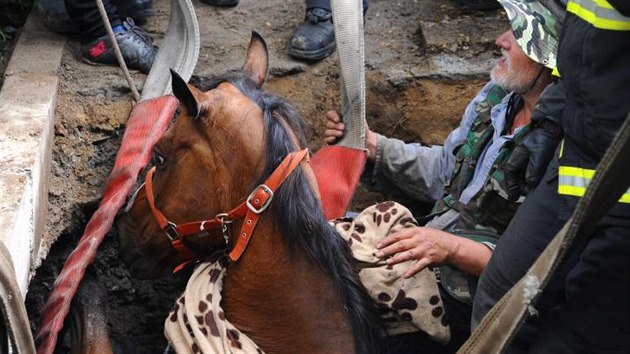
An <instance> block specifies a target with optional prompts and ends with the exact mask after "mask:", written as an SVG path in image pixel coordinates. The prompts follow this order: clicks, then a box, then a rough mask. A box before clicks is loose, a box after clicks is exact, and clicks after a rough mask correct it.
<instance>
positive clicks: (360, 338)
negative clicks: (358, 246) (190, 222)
mask: <svg viewBox="0 0 630 354" xmlns="http://www.w3.org/2000/svg"><path fill="white" fill-rule="evenodd" d="M222 82H229V83H231V84H233V85H234V86H235V87H237V88H238V89H239V90H240V91H241V92H242V93H243V94H244V95H245V96H247V97H248V98H250V99H251V100H252V101H254V102H256V103H257V104H258V105H259V106H260V108H261V109H262V111H263V120H264V125H265V134H266V136H265V137H266V142H267V146H266V149H267V162H266V165H265V168H264V173H263V175H262V176H261V178H260V179H259V180H258V181H256V183H255V184H254V185H252V186H251V187H252V188H253V187H254V186H256V185H258V184H260V183H263V182H264V181H265V179H266V178H267V177H268V176H269V175H270V174H271V173H272V172H273V171H274V170H275V169H276V167H277V166H278V165H279V164H280V163H281V161H282V160H283V159H284V157H285V156H286V155H287V154H288V153H290V152H293V151H296V150H298V149H300V148H303V147H306V146H308V144H307V142H306V131H307V128H306V126H305V124H304V122H303V120H302V118H301V117H300V115H299V113H298V112H297V111H296V110H295V109H294V108H293V106H292V105H291V104H289V103H288V102H287V101H285V100H283V99H282V98H279V97H278V96H275V95H274V94H272V93H269V92H267V91H265V90H263V89H261V88H260V87H259V85H258V84H256V83H255V82H254V81H253V80H252V79H250V78H249V77H248V76H246V75H245V74H243V73H241V72H230V73H228V74H226V75H223V76H221V77H217V78H214V79H212V81H210V82H208V83H207V84H206V85H203V86H205V87H200V89H202V90H203V91H206V90H209V89H212V88H214V87H216V86H218V85H219V84H220V83H222ZM200 86H201V85H200ZM281 119H283V120H284V121H285V123H286V124H287V125H288V126H289V127H290V128H291V129H292V130H293V132H294V133H295V135H296V136H297V139H298V142H299V144H300V146H294V144H293V141H292V139H291V136H290V135H289V132H287V131H286V129H285V126H284V125H283V123H282V121H281ZM270 208H271V211H272V212H273V215H274V223H275V225H276V226H277V227H278V228H279V230H281V232H282V236H283V238H284V241H285V242H286V243H287V245H289V249H290V250H291V251H292V252H293V254H296V252H295V251H296V250H298V249H302V250H303V251H304V252H305V253H306V255H307V257H309V259H310V260H311V261H312V262H313V263H314V264H317V265H319V266H321V267H322V268H323V269H324V270H325V271H327V272H328V273H329V274H330V275H331V276H332V279H333V284H334V286H335V288H336V289H337V290H338V291H339V294H340V296H341V299H342V300H343V303H344V304H345V307H346V308H347V310H348V314H349V316H350V324H351V327H352V332H353V335H354V341H355V348H356V351H357V353H378V352H380V349H381V347H380V338H381V324H380V320H379V318H378V315H377V312H376V311H377V310H376V307H375V305H374V303H373V301H372V299H371V298H370V297H369V295H368V294H367V291H366V290H365V288H364V287H363V284H362V283H361V282H360V281H359V277H358V275H357V272H356V271H355V269H354V268H353V264H352V259H353V258H352V254H351V251H350V247H349V245H348V244H347V243H346V241H345V240H344V239H343V238H342V237H341V236H340V235H339V234H338V233H337V231H336V230H335V229H334V228H333V227H332V226H330V225H329V224H328V222H327V220H326V218H325V217H324V214H323V211H322V209H321V206H320V203H319V201H318V199H317V198H316V196H315V193H314V192H313V190H312V189H311V187H310V185H309V183H308V181H307V179H306V176H305V175H304V173H303V172H302V169H300V168H298V169H296V170H294V172H293V173H292V174H291V175H290V176H289V177H288V178H287V180H286V181H285V182H284V183H283V184H282V185H281V186H280V188H279V189H278V190H277V191H276V193H275V195H274V202H273V203H272V204H271V206H270ZM295 235H301V237H295Z"/></svg>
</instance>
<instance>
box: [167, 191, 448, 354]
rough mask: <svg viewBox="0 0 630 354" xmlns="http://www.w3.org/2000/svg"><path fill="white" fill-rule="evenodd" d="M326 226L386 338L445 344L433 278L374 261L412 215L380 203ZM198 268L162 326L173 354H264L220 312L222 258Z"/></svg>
mask: <svg viewBox="0 0 630 354" xmlns="http://www.w3.org/2000/svg"><path fill="white" fill-rule="evenodd" d="M331 225H333V226H334V227H335V229H336V230H337V231H338V232H339V234H341V236H342V237H343V238H344V239H345V240H347V241H348V244H349V245H350V247H351V249H352V252H353V254H354V257H355V258H356V259H357V260H358V261H359V263H360V264H362V265H361V269H360V271H359V276H360V278H361V281H362V282H363V283H364V285H365V287H366V288H367V290H368V292H369V293H370V295H371V296H372V298H373V299H374V300H375V301H377V303H378V304H379V307H380V308H381V309H382V310H383V311H382V313H383V319H384V322H385V324H386V330H387V333H388V334H390V335H393V334H400V333H407V332H415V331H419V330H421V331H424V332H426V333H427V334H428V335H429V336H431V338H433V339H434V340H436V341H438V342H442V343H446V342H448V341H449V339H450V331H449V327H448V323H447V321H446V315H445V313H444V307H443V305H442V300H441V298H440V295H439V292H438V289H437V283H436V279H435V275H434V274H433V272H431V271H429V270H427V269H425V270H423V271H421V272H418V273H417V274H416V275H414V276H413V277H411V278H409V279H404V278H403V277H402V274H403V273H404V272H405V270H406V269H407V268H408V267H409V262H406V263H401V264H397V265H394V266H388V265H387V264H386V263H385V262H384V261H383V260H381V259H378V258H376V257H375V256H374V254H375V253H376V243H377V242H378V240H380V239H382V238H383V237H386V236H387V235H388V234H389V233H390V232H391V229H392V227H394V226H396V225H401V226H403V227H412V226H416V221H415V219H414V218H413V216H412V215H411V212H410V211H409V210H408V209H407V208H405V207H403V206H402V205H400V204H397V203H394V202H385V203H381V204H377V205H374V206H372V207H369V208H367V209H365V210H364V211H363V212H361V213H360V214H359V215H358V216H357V217H356V218H355V219H349V218H342V219H337V220H334V221H331ZM212 258H213V259H211V260H209V261H207V262H204V263H201V264H199V265H198V266H197V267H196V268H195V270H194V272H193V274H192V276H191V277H190V279H189V280H188V284H187V285H186V290H184V293H183V294H182V295H181V296H180V297H179V299H178V300H177V302H176V303H175V306H174V307H173V309H172V310H171V312H170V313H169V317H168V318H167V319H166V321H165V324H164V334H165V335H166V338H167V339H168V341H169V343H170V345H171V347H172V348H173V349H174V350H175V352H176V353H179V354H182V353H233V354H241V353H243V354H244V353H263V351H262V350H261V349H260V348H258V346H256V344H255V343H254V342H253V341H252V340H251V339H249V338H248V337H247V336H245V335H244V334H243V333H241V332H240V331H239V330H238V329H237V328H236V327H234V326H233V325H232V324H231V323H230V322H229V321H228V320H227V319H226V318H225V314H224V313H223V310H222V309H221V307H220V303H221V289H222V288H223V276H224V275H225V265H226V264H227V258H226V257H225V256H220V257H219V256H214V257H212Z"/></svg>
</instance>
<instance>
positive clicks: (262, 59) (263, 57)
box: [242, 31, 269, 86]
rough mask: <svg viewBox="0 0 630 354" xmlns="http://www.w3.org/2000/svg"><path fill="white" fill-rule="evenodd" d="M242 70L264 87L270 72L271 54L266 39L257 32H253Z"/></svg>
mask: <svg viewBox="0 0 630 354" xmlns="http://www.w3.org/2000/svg"><path fill="white" fill-rule="evenodd" d="M242 70H243V71H244V72H246V73H247V74H249V76H250V77H251V78H252V79H253V80H254V81H256V82H257V83H258V85H259V86H262V85H263V83H265V79H266V78H267V71H268V70H269V52H268V51H267V43H265V39H264V38H263V37H262V36H261V35H260V33H258V32H256V31H252V39H251V41H250V42H249V47H248V48H247V57H246V58H245V65H243V68H242Z"/></svg>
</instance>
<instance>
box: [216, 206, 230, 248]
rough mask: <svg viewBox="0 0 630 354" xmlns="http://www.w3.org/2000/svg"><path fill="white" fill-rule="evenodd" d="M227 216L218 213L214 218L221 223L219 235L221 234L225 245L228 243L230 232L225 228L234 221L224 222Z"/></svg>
mask: <svg viewBox="0 0 630 354" xmlns="http://www.w3.org/2000/svg"><path fill="white" fill-rule="evenodd" d="M228 216H229V215H228V214H227V213H220V214H217V216H215V218H217V219H219V221H221V233H223V240H225V244H226V245H227V244H228V243H229V241H230V232H229V229H228V227H227V226H228V225H229V224H231V223H233V222H234V220H226V218H227V217H228Z"/></svg>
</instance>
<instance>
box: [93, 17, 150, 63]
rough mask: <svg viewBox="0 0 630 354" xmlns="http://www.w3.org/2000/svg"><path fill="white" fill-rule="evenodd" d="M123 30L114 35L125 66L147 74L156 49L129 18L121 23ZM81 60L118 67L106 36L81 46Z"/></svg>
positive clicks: (145, 34) (146, 35)
mask: <svg viewBox="0 0 630 354" xmlns="http://www.w3.org/2000/svg"><path fill="white" fill-rule="evenodd" d="M123 26H124V28H125V30H124V31H123V32H120V33H116V34H115V36H116V41H118V46H119V47H120V51H121V53H122V56H123V59H125V64H127V67H129V68H130V69H135V70H139V71H140V72H143V73H145V74H147V73H148V72H149V70H151V65H153V60H154V59H155V56H156V55H157V51H158V48H157V47H156V46H154V45H153V40H152V39H151V37H150V36H149V35H148V34H147V33H146V32H145V31H144V30H143V29H142V28H140V27H138V26H136V25H135V23H134V22H133V20H132V19H131V18H127V20H125V21H123ZM81 56H82V57H83V60H84V61H86V62H88V63H90V64H95V65H118V60H117V59H116V53H115V52H114V47H112V45H111V41H110V40H109V37H108V36H107V35H105V36H102V37H99V38H96V39H94V40H93V41H91V42H89V43H86V44H84V45H82V46H81Z"/></svg>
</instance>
